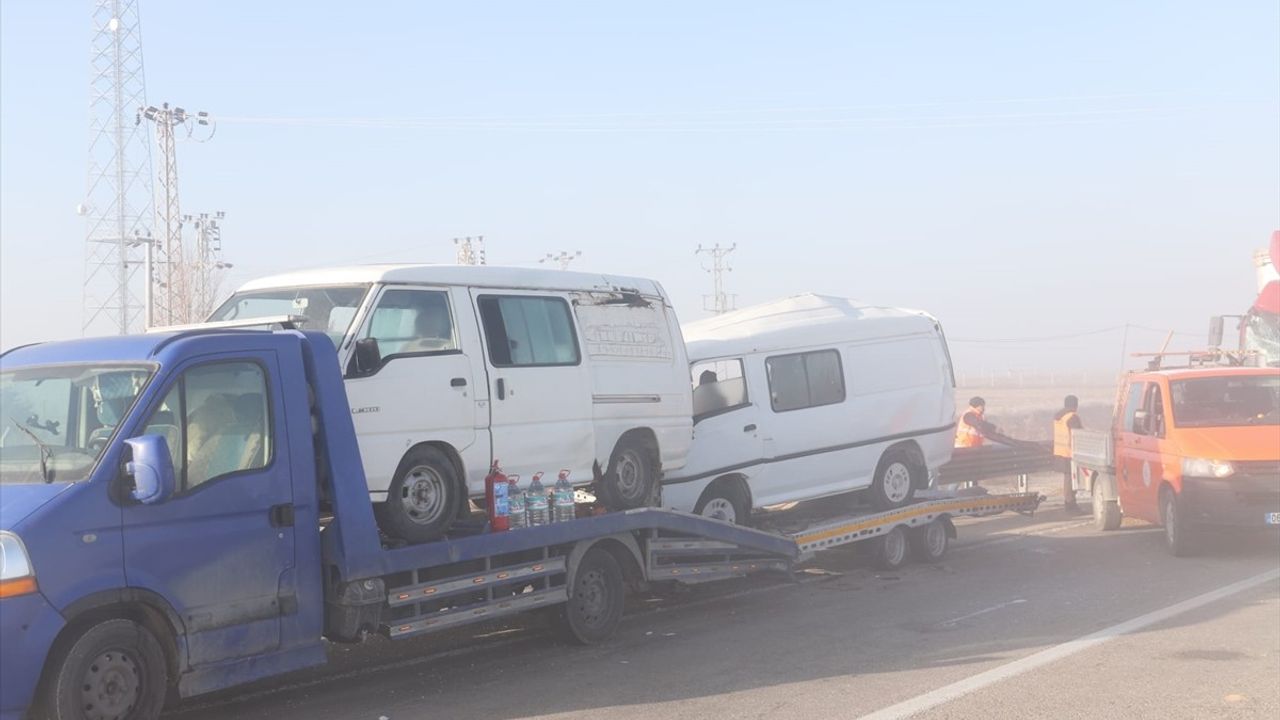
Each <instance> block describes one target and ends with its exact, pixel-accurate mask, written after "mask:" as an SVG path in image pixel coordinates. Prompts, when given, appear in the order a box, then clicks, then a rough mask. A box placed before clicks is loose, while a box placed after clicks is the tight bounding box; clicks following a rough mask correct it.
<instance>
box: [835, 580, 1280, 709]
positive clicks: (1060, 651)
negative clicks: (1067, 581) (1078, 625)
mask: <svg viewBox="0 0 1280 720" xmlns="http://www.w3.org/2000/svg"><path fill="white" fill-rule="evenodd" d="M1276 578H1280V570H1268V571H1267V572H1264V573H1262V574H1260V575H1254V576H1253V577H1251V578H1246V579H1244V580H1241V581H1239V582H1235V583H1232V584H1230V585H1225V586H1223V587H1220V588H1218V589H1217V590H1211V591H1209V592H1207V593H1204V594H1203V595H1197V596H1195V597H1193V598H1191V599H1190V600H1183V601H1182V602H1180V603H1175V604H1173V605H1169V606H1168V607H1165V608H1161V609H1159V610H1155V611H1152V612H1149V613H1147V614H1146V615H1140V616H1138V617H1136V618H1133V619H1132V620H1126V621H1125V622H1122V623H1120V624H1118V625H1112V626H1111V627H1108V628H1103V629H1102V630H1099V631H1098V632H1095V633H1091V634H1089V635H1085V636H1084V637H1079V638H1076V639H1075V640H1069V641H1067V642H1065V643H1062V644H1061V645H1055V646H1053V647H1051V648H1048V649H1046V650H1041V651H1040V652H1038V653H1035V654H1032V655H1028V656H1027V657H1024V658H1020V659H1018V660H1014V661H1013V662H1010V663H1006V664H1004V665H1001V666H999V667H996V668H992V669H990V670H987V671H986V672H980V673H978V674H977V675H974V676H972V677H968V678H965V679H964V680H960V681H959V682H954V683H951V684H950V685H944V686H942V687H940V688H938V689H937V690H933V691H931V692H927V693H925V694H923V695H919V696H916V697H914V698H911V699H910V700H905V701H903V702H900V703H898V704H896V705H890V706H889V707H887V708H883V709H880V710H877V711H875V712H873V713H871V714H869V715H863V716H862V717H861V718H860V719H859V720H900V719H901V718H909V717H912V716H913V715H917V714H919V713H922V712H924V711H926V710H930V709H932V708H935V707H937V706H939V705H942V704H944V703H948V702H951V701H952V700H955V699H957V698H960V697H964V696H965V695H968V694H970V693H972V692H976V691H978V690H981V689H983V688H985V687H988V686H990V685H994V684H996V683H998V682H1001V681H1003V680H1008V679H1009V678H1012V677H1016V676H1018V675H1021V674H1023V673H1025V672H1029V671H1031V670H1034V669H1036V668H1038V667H1041V666H1044V665H1048V664H1049V663H1052V662H1056V661H1058V660H1061V659H1063V658H1065V657H1069V656H1071V655H1075V654H1076V653H1079V652H1082V651H1084V650H1088V649H1089V648H1092V647H1095V646H1097V645H1101V644H1102V643H1105V642H1107V641H1108V640H1111V639H1114V638H1117V637H1119V636H1121V635H1126V634H1128V633H1131V632H1134V631H1137V630H1141V629H1143V628H1145V627H1149V626H1151V625H1155V624H1157V623H1161V622H1164V621H1165V620H1168V619H1170V618H1173V617H1177V616H1178V615H1181V614H1183V613H1186V612H1190V611H1192V610H1195V609H1197V608H1200V607H1203V606H1205V605H1208V604H1210V603H1213V602H1217V601H1218V600H1222V599H1224V598H1228V597H1231V596H1232V595H1236V594H1239V593H1242V592H1244V591H1245V590H1248V589H1250V588H1254V587H1257V586H1259V585H1262V584H1264V583H1267V582H1270V581H1272V580H1275V579H1276Z"/></svg>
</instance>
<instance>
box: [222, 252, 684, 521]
mask: <svg viewBox="0 0 1280 720" xmlns="http://www.w3.org/2000/svg"><path fill="white" fill-rule="evenodd" d="M285 315H292V316H302V317H304V318H305V320H303V321H301V322H302V324H303V326H304V327H307V328H312V329H320V330H324V331H325V332H327V333H328V334H329V336H330V337H331V338H333V341H334V344H335V345H337V347H338V356H339V359H340V360H341V362H342V364H343V371H344V374H345V377H346V389H347V397H348V399H349V401H350V404H351V413H352V416H353V417H352V419H353V420H354V422H355V429H356V434H357V437H358V440H359V445H360V453H361V456H362V457H363V461H364V468H365V474H366V476H367V477H368V482H369V493H370V495H371V497H372V499H373V501H374V502H375V510H376V511H377V517H378V520H379V524H380V525H381V527H382V528H383V530H384V531H385V532H386V533H387V534H389V535H391V536H393V537H396V538H399V539H402V540H407V541H411V542H420V541H424V540H428V539H432V538H435V537H438V536H440V535H441V534H443V533H444V532H445V531H446V530H447V529H448V528H449V526H450V525H451V524H452V522H453V520H454V519H455V518H456V517H457V516H458V515H459V513H461V512H462V511H463V510H464V509H465V507H466V505H467V502H466V500H467V498H468V496H470V497H473V498H475V497H482V496H483V495H484V478H485V476H486V475H487V474H488V470H489V467H490V465H491V463H492V462H493V461H494V460H495V459H499V460H500V461H501V465H502V468H503V469H504V470H505V471H506V472H507V473H508V474H511V473H517V474H519V475H520V476H521V477H522V478H523V480H522V484H527V483H528V482H529V479H530V477H531V476H532V475H533V473H535V472H539V471H544V472H546V473H548V475H549V476H550V477H551V478H555V476H556V472H557V471H558V470H560V469H562V468H564V469H569V470H571V471H572V475H571V479H572V480H573V481H574V482H575V483H576V484H589V483H593V482H594V483H595V484H596V493H597V495H598V496H599V497H600V499H601V500H602V501H603V502H604V503H605V504H606V505H608V506H610V507H613V508H619V509H623V508H631V507H639V506H643V505H646V504H649V503H650V502H652V501H653V499H654V498H655V497H656V495H657V488H658V483H659V481H660V479H661V477H662V474H663V473H665V472H670V471H673V470H676V469H678V468H680V467H682V466H683V465H684V462H685V458H686V456H687V454H688V451H689V444H690V440H691V435H692V433H691V426H692V421H691V416H692V409H691V403H692V399H691V393H690V388H689V379H688V374H687V373H688V360H687V359H686V356H685V349H684V343H683V341H682V340H681V337H680V326H679V324H678V322H677V320H676V316H675V313H674V311H673V310H672V308H671V303H670V301H669V300H668V298H667V295H666V293H665V292H664V291H663V289H662V287H661V286H660V285H659V284H658V283H656V282H654V281H652V280H643V279H639V278H628V277H614V276H607V275H596V274H589V273H581V272H565V271H555V270H535V269H522V268H500V267H493V266H451V265H369V266H355V267H344V268H334V269H325V270H309V271H304V272H297V273H291V274H287V275H279V276H275V277H268V278H263V279H260V280H255V281H253V282H250V283H248V284H246V285H244V286H243V287H241V288H240V289H238V290H237V291H236V292H235V294H233V295H232V296H231V297H230V298H229V299H228V300H227V301H226V302H225V303H223V305H222V306H221V307H219V308H218V309H217V310H216V311H214V313H213V315H212V316H211V317H210V318H209V320H210V321H211V322H219V321H222V322H235V323H243V322H245V321H246V320H251V319H254V318H269V317H273V316H276V317H278V316H285Z"/></svg>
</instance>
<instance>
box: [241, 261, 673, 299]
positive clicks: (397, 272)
mask: <svg viewBox="0 0 1280 720" xmlns="http://www.w3.org/2000/svg"><path fill="white" fill-rule="evenodd" d="M364 283H393V284H394V283H405V284H411V285H412V284H431V285H465V286H470V287H493V288H519V289H529V290H576V291H614V290H636V291H639V292H640V294H642V295H649V296H659V297H665V296H666V295H665V293H663V292H662V286H661V285H659V284H658V283H657V282H654V281H653V280H645V279H644V278H635V277H626V276H623V275H602V274H597V273H586V272H574V271H570V270H544V269H541V268H519V267H500V266H496V265H428V264H419V265H408V264H396V265H391V264H386V265H347V266H343V267H331V268H316V269H312V270H299V271H296V272H291V273H284V274H281V275H271V276H268V277H264V278H258V279H257V280H250V281H249V282H247V283H245V284H243V285H241V286H240V287H239V288H237V289H236V292H246V291H252V290H269V289H274V288H289V287H314V286H317V285H354V284H364Z"/></svg>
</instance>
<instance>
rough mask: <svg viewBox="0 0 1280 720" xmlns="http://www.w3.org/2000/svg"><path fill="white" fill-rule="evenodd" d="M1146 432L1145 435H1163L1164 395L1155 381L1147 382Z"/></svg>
mask: <svg viewBox="0 0 1280 720" xmlns="http://www.w3.org/2000/svg"><path fill="white" fill-rule="evenodd" d="M1145 408H1146V411H1147V432H1146V433H1145V434H1146V435H1154V436H1155V437H1161V438H1162V437H1164V397H1163V393H1162V392H1161V391H1160V385H1158V384H1157V383H1148V384H1147V402H1146V406H1145Z"/></svg>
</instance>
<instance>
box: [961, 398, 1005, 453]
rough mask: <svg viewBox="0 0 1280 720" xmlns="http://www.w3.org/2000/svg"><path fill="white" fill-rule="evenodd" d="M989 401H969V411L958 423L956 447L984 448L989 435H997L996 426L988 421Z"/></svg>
mask: <svg viewBox="0 0 1280 720" xmlns="http://www.w3.org/2000/svg"><path fill="white" fill-rule="evenodd" d="M986 413H987V401H986V400H983V399H982V398H980V397H976V396H975V397H972V398H970V399H969V410H968V411H966V412H965V414H964V415H961V416H960V422H958V423H956V447H958V448H977V447H982V445H983V443H985V442H986V439H987V436H988V435H994V434H995V433H996V426H995V425H992V424H991V423H989V422H987V421H986V418H985V416H986Z"/></svg>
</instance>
